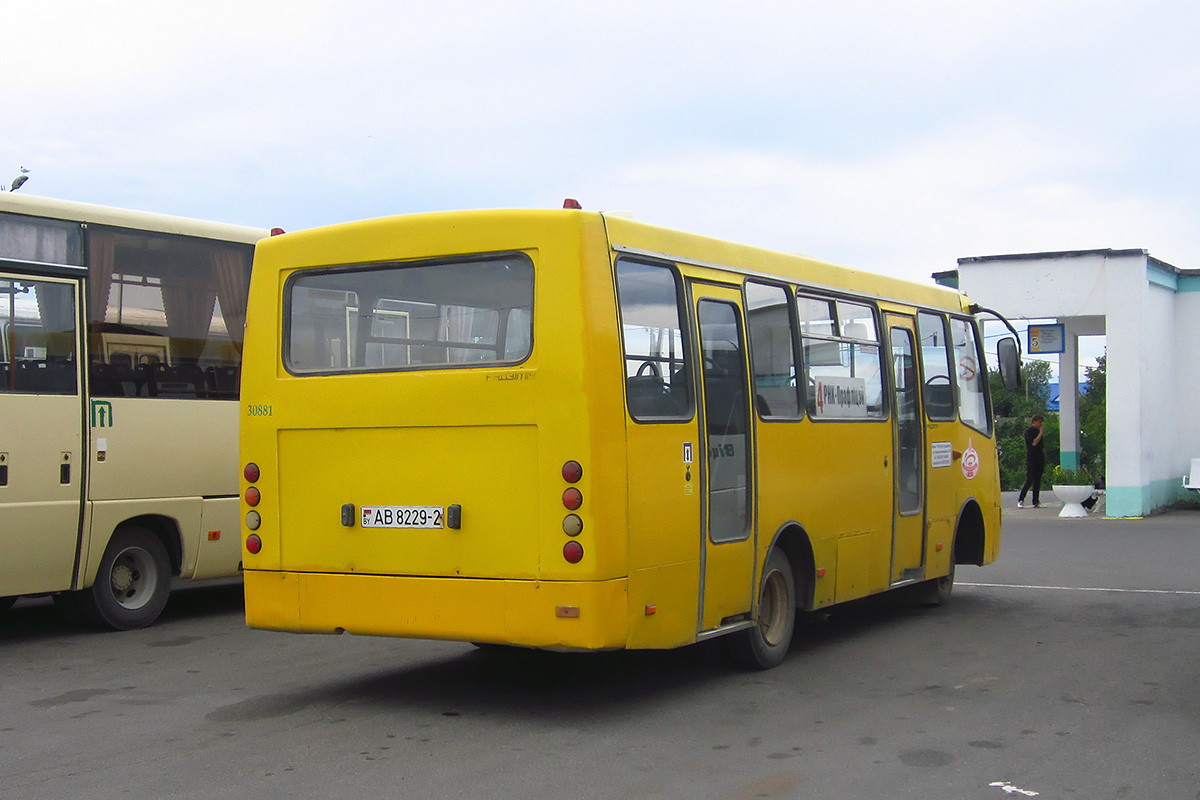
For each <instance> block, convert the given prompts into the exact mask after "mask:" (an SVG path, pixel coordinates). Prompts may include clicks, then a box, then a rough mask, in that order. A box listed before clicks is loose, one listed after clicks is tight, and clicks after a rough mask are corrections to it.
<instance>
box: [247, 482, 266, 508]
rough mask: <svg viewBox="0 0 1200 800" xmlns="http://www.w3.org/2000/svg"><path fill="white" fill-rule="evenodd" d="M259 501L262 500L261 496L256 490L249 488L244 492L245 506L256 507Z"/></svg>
mask: <svg viewBox="0 0 1200 800" xmlns="http://www.w3.org/2000/svg"><path fill="white" fill-rule="evenodd" d="M259 500H262V494H261V493H259V491H258V489H256V488H255V487H253V486H251V487H250V488H249V489H247V490H246V505H248V506H256V505H258V501H259Z"/></svg>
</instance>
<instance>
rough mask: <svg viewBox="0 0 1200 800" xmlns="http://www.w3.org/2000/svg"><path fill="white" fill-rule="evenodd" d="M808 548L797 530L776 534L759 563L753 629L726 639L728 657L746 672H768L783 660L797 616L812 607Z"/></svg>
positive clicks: (788, 529)
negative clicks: (760, 576)
mask: <svg viewBox="0 0 1200 800" xmlns="http://www.w3.org/2000/svg"><path fill="white" fill-rule="evenodd" d="M811 574H812V548H811V545H810V544H809V543H808V537H807V536H806V535H805V534H804V533H803V531H801V530H799V529H798V528H793V527H790V526H789V527H787V528H784V529H783V530H781V531H780V532H779V533H778V534H776V537H775V541H774V542H773V543H772V545H771V549H770V551H769V552H768V554H767V559H766V561H765V562H764V563H763V574H762V579H761V580H760V582H759V597H758V603H757V604H756V605H755V619H754V623H755V624H754V626H753V627H751V628H747V629H745V630H741V631H738V632H737V633H734V634H732V635H731V636H730V637H729V654H730V656H731V657H732V658H733V660H734V662H735V663H737V664H738V665H739V666H742V667H745V668H747V669H771V668H772V667H776V666H779V664H781V663H783V660H784V659H785V658H787V654H788V649H789V648H790V647H791V643H792V637H793V635H794V634H795V630H796V621H797V616H798V614H799V612H800V611H801V610H804V609H807V608H809V607H811V605H812V588H811V587H812V580H811V579H810V577H809V576H811Z"/></svg>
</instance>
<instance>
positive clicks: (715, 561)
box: [241, 210, 1011, 668]
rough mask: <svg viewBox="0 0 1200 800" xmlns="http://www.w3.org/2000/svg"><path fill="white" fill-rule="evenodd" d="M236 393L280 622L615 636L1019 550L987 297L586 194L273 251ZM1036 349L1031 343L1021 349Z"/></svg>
mask: <svg viewBox="0 0 1200 800" xmlns="http://www.w3.org/2000/svg"><path fill="white" fill-rule="evenodd" d="M247 320H248V321H247V336H246V349H245V364H246V370H245V377H244V381H243V396H242V427H241V437H242V438H241V441H242V464H243V468H244V469H243V484H242V489H243V508H242V511H243V526H244V530H243V537H244V541H245V547H244V549H245V552H244V554H243V557H244V562H245V577H244V580H245V592H246V617H247V621H248V624H249V625H250V626H251V627H255V628H264V629H274V630H281V631H301V632H317V633H341V632H351V633H355V634H373V635H385V636H405V637H419V638H433V639H449V640H461V641H468V642H475V643H481V644H485V643H497V644H507V645H518V646H524V647H532V648H548V649H560V650H561V649H566V650H600V649H619V648H671V647H677V646H681V645H687V644H690V643H693V642H697V641H701V640H705V639H709V638H712V637H717V636H726V635H727V636H728V640H727V641H728V643H729V645H730V648H731V651H732V653H733V655H734V656H735V657H736V658H737V660H738V661H740V662H742V663H745V664H747V665H749V666H752V667H760V668H766V667H770V666H774V665H775V664H777V663H779V662H780V660H781V659H782V658H783V656H784V654H785V653H786V652H787V649H788V645H789V642H790V640H791V637H792V631H793V627H794V623H795V620H796V616H797V611H798V610H800V611H811V610H814V609H823V608H828V607H829V606H832V605H834V604H837V603H843V602H846V601H849V600H854V599H857V598H861V597H864V596H867V595H870V594H873V593H877V592H883V591H886V590H889V589H894V588H897V587H901V586H908V585H921V586H922V589H923V590H924V592H925V593H926V595H927V596H928V599H929V600H930V601H932V602H937V601H938V600H939V599H941V598H942V597H944V596H945V595H946V594H948V593H949V591H950V589H951V586H952V581H953V578H954V566H955V564H956V563H969V564H979V565H984V564H987V563H989V562H991V561H992V560H994V559H995V558H996V555H997V550H998V547H999V541H1000V484H999V471H998V468H997V460H996V447H995V441H994V439H993V436H992V422H991V414H990V408H989V399H988V381H987V371H986V365H985V361H984V351H983V348H982V343H981V335H980V327H979V325H978V323H977V320H976V318H975V316H974V315H973V313H972V308H971V307H970V306H969V304H968V302H967V300H966V298H964V297H963V296H961V295H959V294H958V293H956V292H953V291H951V290H949V289H945V288H942V287H936V286H932V285H930V286H924V285H918V284H915V283H909V282H904V281H900V280H896V279H891V278H885V277H880V276H876V275H871V274H867V273H865V272H859V271H855V270H850V269H844V268H840V267H836V266H831V265H828V264H824V263H820V262H817V261H815V260H812V259H809V258H804V257H798V256H791V255H784V254H780V253H773V252H768V251H766V250H760V249H755V248H751V247H746V246H741V245H736V244H731V243H728V242H723V241H716V240H713V239H709V238H703V237H700V236H694V235H689V234H685V233H680V232H676V231H671V230H666V229H663V228H659V227H654V226H651V225H646V224H641V223H638V222H635V221H632V220H629V219H624V218H620V217H614V216H609V215H604V214H600V213H593V212H586V211H582V210H545V211H536V210H527V211H479V212H456V213H437V214H422V215H413V216H405V217H394V218H389V219H380V220H374V221H367V222H359V223H352V224H345V225H338V226H333V227H329V228H324V229H316V230H309V231H302V232H297V233H293V234H288V235H284V236H280V237H275V238H272V239H269V240H266V241H264V242H262V243H260V244H259V246H258V249H257V251H256V255H255V265H254V274H253V278H252V284H251V291H250V301H249V309H248V312H247ZM1010 344H1011V343H1010Z"/></svg>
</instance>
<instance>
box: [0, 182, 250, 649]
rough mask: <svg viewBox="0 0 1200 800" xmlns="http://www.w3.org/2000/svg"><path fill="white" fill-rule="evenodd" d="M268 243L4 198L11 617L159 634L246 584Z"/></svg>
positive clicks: (4, 443) (0, 564)
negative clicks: (195, 592) (176, 580)
mask: <svg viewBox="0 0 1200 800" xmlns="http://www.w3.org/2000/svg"><path fill="white" fill-rule="evenodd" d="M266 235H268V232H267V231H264V230H259V229H255V228H247V227H240V226H234V225H222V224H216V223H212V222H201V221H198V220H190V219H182V218H177V217H169V216H165V215H161V214H147V213H141V212H135V211H125V210H121V209H115V208H106V207H101V206H94V205H88V204H83V203H74V202H66V201H59V200H50V199H46V198H38V197H30V196H24V195H16V194H11V193H4V194H0V609H6V608H8V607H9V606H10V605H11V604H12V602H13V601H14V600H15V599H16V598H17V597H19V596H21V595H46V594H53V595H54V596H55V602H56V603H57V604H59V605H60V606H63V607H65V608H66V609H67V610H69V611H70V612H72V613H73V614H75V615H81V616H82V617H83V618H85V619H86V620H87V621H89V622H91V623H94V624H96V625H99V626H104V627H110V628H117V629H128V628H138V627H142V626H145V625H149V624H150V623H152V622H153V621H154V620H155V619H156V618H157V617H158V615H159V613H160V612H161V611H162V608H163V605H164V604H165V603H166V600H167V594H168V592H169V590H170V587H171V582H172V577H173V576H179V577H181V578H192V579H199V578H215V577H224V576H236V575H237V574H238V572H239V565H240V560H241V555H240V547H239V537H238V535H237V526H238V517H239V513H238V500H237V493H238V485H237V472H238V468H237V408H238V403H237V400H238V387H239V376H240V366H241V348H242V329H243V326H244V319H245V313H246V292H247V289H248V287H249V281H250V265H251V261H252V258H253V251H254V243H255V242H256V241H258V240H259V239H261V238H262V237H264V236H266Z"/></svg>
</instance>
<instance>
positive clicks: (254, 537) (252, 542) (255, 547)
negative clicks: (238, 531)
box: [246, 533, 262, 555]
mask: <svg viewBox="0 0 1200 800" xmlns="http://www.w3.org/2000/svg"><path fill="white" fill-rule="evenodd" d="M260 550H262V539H260V538H258V534H257V533H252V534H250V535H249V536H247V537H246V552H248V553H250V554H251V555H257V554H258V552H259V551H260Z"/></svg>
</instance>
